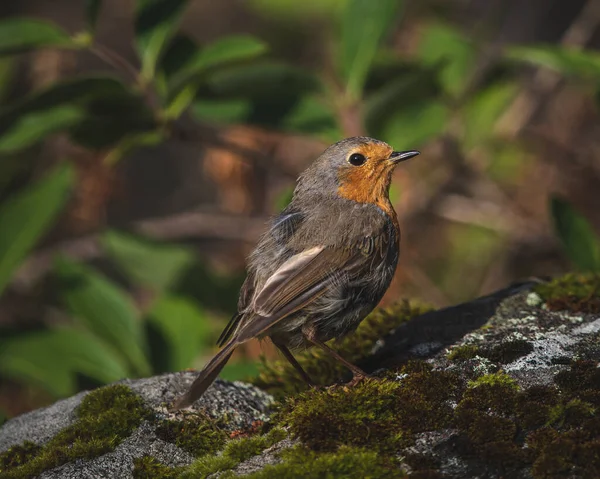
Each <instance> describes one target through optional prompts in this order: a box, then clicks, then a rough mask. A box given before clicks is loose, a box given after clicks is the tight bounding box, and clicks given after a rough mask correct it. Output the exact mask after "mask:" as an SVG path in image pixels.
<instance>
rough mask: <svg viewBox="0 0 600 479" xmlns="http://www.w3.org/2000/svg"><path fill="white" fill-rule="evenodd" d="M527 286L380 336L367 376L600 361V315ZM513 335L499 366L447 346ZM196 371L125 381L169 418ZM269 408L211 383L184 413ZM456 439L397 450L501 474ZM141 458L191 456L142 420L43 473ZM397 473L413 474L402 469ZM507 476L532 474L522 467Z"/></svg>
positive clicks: (237, 419) (476, 473)
mask: <svg viewBox="0 0 600 479" xmlns="http://www.w3.org/2000/svg"><path fill="white" fill-rule="evenodd" d="M532 286H533V283H522V284H518V285H514V286H511V287H509V288H507V289H505V290H502V291H499V292H497V293H495V294H493V295H490V296H487V297H484V298H479V299H477V300H475V301H471V302H467V303H464V304H461V305H457V306H454V307H451V308H446V309H443V310H438V311H433V312H430V313H426V314H425V315H422V316H420V317H419V318H415V319H413V320H411V321H409V322H407V323H405V324H403V325H402V326H401V327H399V328H397V329H396V330H395V331H393V332H391V334H389V335H387V336H386V337H385V338H381V339H380V340H379V341H377V342H376V344H375V345H374V347H373V350H372V353H371V355H370V356H369V357H368V358H365V359H364V361H362V362H361V363H360V365H361V366H363V367H364V368H365V369H366V370H367V371H371V372H373V371H377V370H379V369H385V368H391V367H394V366H397V365H399V364H402V363H404V362H405V361H406V360H409V359H425V360H427V361H428V362H430V363H431V364H432V365H433V366H434V367H435V368H436V369H440V370H450V371H455V372H457V373H458V374H459V375H460V376H462V377H466V378H469V377H472V376H474V375H478V374H485V373H493V372H497V371H499V370H500V369H502V370H503V371H505V372H506V373H507V374H509V375H510V376H512V377H513V378H514V379H515V380H516V381H517V382H518V383H519V384H520V385H521V386H522V387H524V388H528V387H530V386H532V385H544V384H551V383H552V382H553V380H554V377H555V375H556V374H557V373H558V372H559V371H561V370H564V369H566V368H568V366H567V364H568V363H569V361H570V360H572V359H575V358H577V359H590V360H593V361H600V315H592V314H568V313H564V312H550V311H548V310H547V309H545V307H544V305H543V304H542V303H541V301H540V298H539V297H537V295H536V294H535V293H532V292H531V291H530V290H531V287H532ZM514 341H521V342H525V343H527V348H529V349H528V351H529V352H525V353H523V354H522V355H520V357H516V358H515V359H514V360H510V361H504V362H499V361H495V360H490V359H489V358H485V357H480V356H476V357H474V358H472V359H469V360H465V361H458V362H457V361H450V360H449V359H448V352H449V351H451V350H452V349H454V348H456V347H458V346H464V345H474V346H477V347H478V348H480V350H489V349H493V348H496V347H498V346H499V345H502V344H504V343H507V342H514ZM195 377H196V375H195V373H194V372H181V373H174V374H166V375H162V376H158V377H152V378H147V379H140V380H126V381H123V383H124V384H126V385H128V386H130V387H131V388H132V389H133V390H134V391H135V392H137V393H138V394H140V395H141V397H143V398H144V400H145V401H146V402H147V404H148V405H149V406H151V407H152V408H153V409H154V410H155V411H156V414H157V417H159V418H174V417H175V418H177V417H178V415H179V413H177V414H171V413H169V412H168V411H167V409H166V407H165V406H166V405H167V404H168V403H170V402H171V401H172V400H173V399H174V398H175V397H176V396H178V395H179V394H181V393H183V392H184V391H185V390H186V389H187V387H188V386H189V385H190V384H191V382H192V381H193V380H194V378H195ZM399 380H402V378H400V377H399ZM84 394H85V393H81V394H79V395H77V396H74V397H72V398H70V399H67V400H64V401H59V402H57V403H56V404H54V405H52V406H50V407H48V408H44V409H40V410H38V411H34V412H32V413H29V414H25V415H23V416H20V417H18V418H15V419H13V420H11V421H9V422H8V423H7V424H5V425H4V426H3V427H2V428H1V429H0V451H2V450H5V449H7V448H8V447H10V446H11V445H14V444H18V443H21V442H23V441H24V440H30V441H33V442H35V443H38V444H42V443H44V442H46V441H47V440H48V439H49V438H51V437H52V436H53V435H54V434H55V433H56V432H57V431H59V430H60V429H62V428H63V427H65V426H67V425H69V424H70V423H71V422H72V421H73V420H74V409H75V407H76V406H77V405H78V404H79V402H80V401H81V398H82V397H83V395H84ZM271 404H272V398H271V396H269V395H268V394H266V393H264V392H262V391H260V390H259V389H257V388H255V387H253V386H251V385H248V384H244V383H239V382H236V383H229V382H226V381H220V380H218V381H216V382H215V384H214V385H213V386H212V387H211V388H209V390H208V391H207V392H206V394H205V396H204V397H203V398H202V399H201V400H200V401H198V402H197V403H196V404H194V405H193V406H192V407H191V409H192V410H202V411H204V412H206V413H208V414H209V415H210V416H212V417H215V418H223V417H226V418H227V420H228V421H229V422H230V426H229V427H230V428H231V429H242V428H245V427H248V426H250V425H251V424H252V423H253V422H254V421H256V420H267V419H268V414H269V406H270V405H271ZM458 438H459V433H458V431H457V430H454V429H447V430H441V431H431V432H426V433H422V434H419V435H418V436H417V438H416V442H415V444H414V445H413V446H411V447H410V448H409V449H407V450H405V451H399V454H400V455H405V454H415V453H416V454H423V453H427V454H429V455H431V456H433V457H434V458H436V459H437V460H438V463H439V464H440V469H439V471H440V472H441V473H443V474H445V476H444V477H448V478H462V477H481V478H492V477H500V476H498V475H497V474H496V475H494V474H492V473H490V472H489V470H488V469H486V467H485V465H483V466H482V464H481V463H480V462H479V463H478V462H471V461H470V460H467V459H465V458H464V457H461V456H460V455H459V454H458V452H457V444H456V442H457V441H458ZM293 444H294V442H292V441H291V440H290V439H285V440H283V441H281V442H279V443H277V444H276V445H274V446H273V447H271V448H269V449H267V450H265V451H264V452H263V453H262V454H260V455H258V456H255V457H253V458H251V459H249V460H247V461H245V462H243V463H241V464H240V465H239V466H238V467H237V468H236V469H235V470H234V472H235V473H236V474H237V475H242V476H243V475H246V474H250V473H252V472H255V471H258V470H260V469H261V468H263V467H264V466H265V465H268V464H276V463H277V462H278V461H279V460H280V459H279V458H278V453H279V452H280V451H281V450H282V449H285V448H288V447H291V446H293ZM146 454H149V455H151V456H153V457H156V458H157V459H158V460H159V461H161V462H163V463H164V464H166V465H169V466H181V465H186V464H189V463H190V462H191V461H192V460H193V458H192V457H191V456H190V455H189V454H187V453H186V452H184V451H182V450H180V449H179V448H177V447H176V446H174V445H173V444H170V443H166V442H164V441H162V440H160V439H159V438H157V437H156V436H155V434H154V430H153V428H152V426H151V425H150V424H149V423H144V424H143V425H142V426H141V427H140V428H139V429H138V430H137V431H136V432H135V433H134V434H133V435H132V436H131V437H130V438H128V439H127V440H125V441H124V442H123V443H121V444H120V445H119V446H118V447H117V448H116V449H115V450H114V451H113V452H111V453H109V454H106V455H104V456H102V457H98V458H95V459H92V460H89V461H83V460H82V461H78V462H75V463H71V464H66V465H64V466H62V467H60V468H57V469H55V470H52V471H48V472H46V473H44V474H43V475H42V476H41V477H42V478H45V479H50V478H52V479H58V478H69V479H70V478H73V479H74V478H84V479H85V478H90V479H91V478H131V477H132V476H131V471H132V469H133V460H134V459H135V458H137V457H141V456H144V455H146ZM404 472H407V473H409V472H410V469H409V468H408V466H406V469H405V471H404ZM511 477H516V478H521V477H522V478H526V477H531V476H530V473H529V472H528V471H526V470H524V469H523V470H521V471H519V472H518V474H517V475H515V476H511Z"/></svg>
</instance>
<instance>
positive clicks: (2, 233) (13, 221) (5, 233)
mask: <svg viewBox="0 0 600 479" xmlns="http://www.w3.org/2000/svg"><path fill="white" fill-rule="evenodd" d="M74 179H75V175H74V173H73V170H72V168H71V167H70V166H68V165H61V166H59V167H57V168H55V169H54V170H53V171H52V172H51V173H50V174H48V175H47V176H46V177H44V178H43V179H42V180H40V181H38V182H37V183H35V184H33V185H31V186H28V187H26V188H25V189H23V190H22V191H20V192H19V193H17V194H16V195H15V196H13V197H12V198H9V199H8V200H7V201H5V202H4V203H2V204H1V205H0V294H1V293H2V291H3V290H4V288H5V287H6V285H7V284H8V282H9V281H10V279H11V276H12V274H13V272H14V271H15V270H16V269H17V267H18V266H19V265H20V264H21V262H22V261H23V260H24V259H25V257H26V256H27V254H28V253H29V252H30V251H31V250H32V249H33V247H34V246H35V245H36V243H37V242H38V241H39V239H40V238H41V237H42V235H43V234H44V233H45V232H46V231H47V230H48V229H49V228H50V226H51V225H52V224H53V222H54V220H55V219H56V217H57V216H58V214H59V213H60V211H61V210H62V208H63V206H64V205H65V203H66V201H67V198H68V195H69V192H70V190H71V187H72V185H73V182H74Z"/></svg>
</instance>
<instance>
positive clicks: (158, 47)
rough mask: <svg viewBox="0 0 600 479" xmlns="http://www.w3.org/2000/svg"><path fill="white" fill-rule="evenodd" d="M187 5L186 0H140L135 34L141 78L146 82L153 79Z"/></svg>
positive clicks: (138, 0)
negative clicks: (139, 58) (140, 61)
mask: <svg viewBox="0 0 600 479" xmlns="http://www.w3.org/2000/svg"><path fill="white" fill-rule="evenodd" d="M187 3H188V1H187V0H137V14H136V20H135V35H136V41H137V47H138V51H139V54H140V57H141V59H142V78H144V79H145V80H146V81H149V80H151V79H152V78H153V77H154V74H155V72H156V66H157V65H158V62H159V61H160V58H161V55H162V53H163V52H164V50H165V48H166V46H167V45H168V43H169V40H170V39H171V37H172V36H173V35H174V33H175V32H176V31H177V28H178V26H179V20H180V18H181V14H182V13H183V9H184V8H185V7H186V5H187Z"/></svg>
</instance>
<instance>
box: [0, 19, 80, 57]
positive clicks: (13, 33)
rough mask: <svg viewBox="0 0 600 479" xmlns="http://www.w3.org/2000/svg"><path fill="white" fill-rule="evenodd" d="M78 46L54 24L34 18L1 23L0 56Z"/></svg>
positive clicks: (7, 20)
mask: <svg viewBox="0 0 600 479" xmlns="http://www.w3.org/2000/svg"><path fill="white" fill-rule="evenodd" d="M77 46H78V45H77V43H76V42H75V41H73V39H72V38H71V37H70V36H69V34H68V33H67V32H65V31H64V30H62V29H61V28H59V27H57V26H56V25H54V24H52V23H48V22H44V21H41V20H35V19H33V18H9V19H6V20H2V21H0V55H6V54H10V53H18V52H22V51H26V50H31V49H34V48H48V47H63V48H76V47H77Z"/></svg>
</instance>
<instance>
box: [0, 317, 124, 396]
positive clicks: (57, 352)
mask: <svg viewBox="0 0 600 479" xmlns="http://www.w3.org/2000/svg"><path fill="white" fill-rule="evenodd" d="M0 374H1V375H3V376H9V377H13V378H14V379H16V380H20V381H25V382H28V383H32V384H34V385H37V386H41V387H43V388H44V389H46V390H47V391H48V392H50V393H51V394H53V395H54V396H57V397H65V396H70V395H72V394H75V393H76V392H77V388H76V379H77V378H76V375H77V374H84V375H86V376H88V377H90V378H92V379H95V380H97V381H99V382H101V383H112V382H114V381H118V380H119V379H123V378H126V377H128V376H129V373H128V371H127V369H126V368H125V366H124V365H123V364H122V362H120V360H119V358H118V357H117V356H116V355H115V354H114V351H113V350H111V349H110V348H109V347H108V346H106V345H105V344H104V343H103V342H102V341H101V340H99V339H98V338H96V337H94V336H92V335H91V334H89V333H87V332H85V331H77V330H74V329H58V330H52V331H43V332H37V333H27V334H22V335H19V336H15V337H12V338H9V339H5V340H3V341H0Z"/></svg>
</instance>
